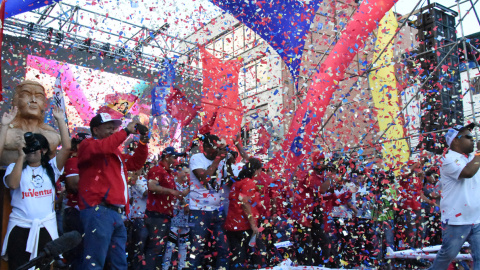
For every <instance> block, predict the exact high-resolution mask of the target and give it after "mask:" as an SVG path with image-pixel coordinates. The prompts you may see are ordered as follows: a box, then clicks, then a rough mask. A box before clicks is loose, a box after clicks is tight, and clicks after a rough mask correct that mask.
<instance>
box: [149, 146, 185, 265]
mask: <svg viewBox="0 0 480 270" xmlns="http://www.w3.org/2000/svg"><path fill="white" fill-rule="evenodd" d="M183 155H185V154H184V153H177V152H175V149H174V148H173V147H171V146H170V147H167V148H165V149H164V150H163V151H162V156H161V158H160V162H159V164H158V166H155V167H153V168H152V169H150V171H149V172H148V175H147V179H148V195H147V211H146V212H145V215H146V216H147V218H146V219H145V226H146V227H147V230H148V241H147V247H146V251H145V269H162V262H163V255H164V254H165V247H166V243H167V236H168V233H169V232H170V227H171V225H172V222H171V221H172V217H173V208H174V206H175V203H176V201H177V198H178V199H181V200H183V198H184V197H185V196H186V195H187V194H188V190H185V192H180V191H178V190H177V187H176V184H175V177H174V175H173V171H172V165H173V164H175V163H176V162H177V158H178V157H179V156H183Z"/></svg>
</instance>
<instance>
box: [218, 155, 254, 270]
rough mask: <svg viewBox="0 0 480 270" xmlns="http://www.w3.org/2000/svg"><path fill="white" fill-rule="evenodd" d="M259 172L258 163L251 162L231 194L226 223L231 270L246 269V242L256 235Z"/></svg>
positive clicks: (239, 176) (241, 174)
mask: <svg viewBox="0 0 480 270" xmlns="http://www.w3.org/2000/svg"><path fill="white" fill-rule="evenodd" d="M261 169H262V162H261V161H260V160H259V159H256V158H250V159H249V160H248V162H247V164H245V166H243V169H242V170H241V171H240V173H239V174H238V180H237V181H236V182H235V183H234V184H233V186H232V190H231V191H230V195H229V199H230V203H229V205H228V214H227V219H226V221H225V231H226V232H227V238H228V242H229V244H230V253H231V256H230V268H229V269H230V270H232V269H246V268H247V258H248V255H247V254H248V246H249V242H250V241H251V239H252V237H256V235H257V234H258V233H259V228H258V219H259V212H258V209H257V207H256V205H257V204H258V203H260V192H259V191H258V190H257V186H256V182H255V181H254V180H253V179H254V178H255V176H256V175H257V174H258V173H259V172H260V171H261ZM252 241H254V240H252Z"/></svg>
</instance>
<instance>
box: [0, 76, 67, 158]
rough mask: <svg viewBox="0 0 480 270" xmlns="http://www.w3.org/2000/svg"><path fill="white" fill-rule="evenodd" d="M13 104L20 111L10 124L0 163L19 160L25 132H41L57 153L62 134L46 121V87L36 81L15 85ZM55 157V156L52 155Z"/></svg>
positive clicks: (51, 148) (52, 149)
mask: <svg viewBox="0 0 480 270" xmlns="http://www.w3.org/2000/svg"><path fill="white" fill-rule="evenodd" d="M13 106H15V107H17V108H18V113H17V115H16V116H15V118H14V119H13V121H12V123H11V124H10V125H9V127H8V130H7V136H6V140H5V145H4V148H3V153H2V156H1V158H0V165H1V166H6V165H9V164H10V163H13V162H15V161H16V160H17V156H18V147H19V142H21V141H24V138H23V134H25V132H34V133H41V134H42V135H43V136H45V138H47V140H48V142H49V143H50V150H51V151H52V153H54V154H55V153H56V149H57V146H58V145H59V144H60V135H59V134H58V133H57V132H56V131H55V129H54V128H53V127H51V126H49V125H47V124H45V123H44V119H45V109H46V108H47V98H46V96H45V88H43V86H42V85H41V84H40V83H38V82H35V81H29V80H26V81H23V82H21V83H20V84H18V85H17V87H15V93H14V95H13ZM52 158H53V157H52Z"/></svg>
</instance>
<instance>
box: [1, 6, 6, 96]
mask: <svg viewBox="0 0 480 270" xmlns="http://www.w3.org/2000/svg"><path fill="white" fill-rule="evenodd" d="M1 1H2V2H1V3H0V51H2V44H3V21H4V19H5V2H6V0H1ZM0 74H2V62H1V61H0ZM2 92H3V84H2V76H1V75H0V101H2V100H3V97H2Z"/></svg>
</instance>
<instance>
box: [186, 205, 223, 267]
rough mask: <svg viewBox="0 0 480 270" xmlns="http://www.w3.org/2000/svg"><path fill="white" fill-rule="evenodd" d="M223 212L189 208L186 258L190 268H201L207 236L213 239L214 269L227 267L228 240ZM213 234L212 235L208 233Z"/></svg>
mask: <svg viewBox="0 0 480 270" xmlns="http://www.w3.org/2000/svg"><path fill="white" fill-rule="evenodd" d="M224 223H225V214H224V212H223V211H219V210H215V211H202V210H190V225H191V230H190V242H191V247H190V255H189V258H188V261H189V266H190V268H191V269H203V267H202V262H203V258H204V257H205V245H206V244H207V237H211V238H213V239H214V241H215V248H214V250H215V251H216V253H217V254H213V256H214V257H215V258H216V261H217V264H216V267H215V269H220V268H223V269H228V242H227V236H226V235H225V231H224V230H223V224H224ZM210 234H213V235H210Z"/></svg>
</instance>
